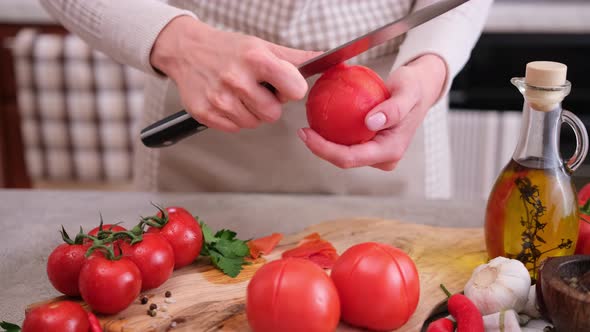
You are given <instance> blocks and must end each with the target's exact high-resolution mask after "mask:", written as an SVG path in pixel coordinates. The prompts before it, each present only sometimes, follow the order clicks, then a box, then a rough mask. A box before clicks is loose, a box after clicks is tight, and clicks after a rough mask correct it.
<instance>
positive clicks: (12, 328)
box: [0, 321, 20, 332]
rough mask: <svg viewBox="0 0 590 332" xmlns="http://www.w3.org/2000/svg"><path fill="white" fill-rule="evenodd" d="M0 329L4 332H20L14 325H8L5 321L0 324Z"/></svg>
mask: <svg viewBox="0 0 590 332" xmlns="http://www.w3.org/2000/svg"><path fill="white" fill-rule="evenodd" d="M0 328H2V329H3V331H6V332H20V327H19V326H18V325H16V324H12V323H8V322H5V321H2V322H0Z"/></svg>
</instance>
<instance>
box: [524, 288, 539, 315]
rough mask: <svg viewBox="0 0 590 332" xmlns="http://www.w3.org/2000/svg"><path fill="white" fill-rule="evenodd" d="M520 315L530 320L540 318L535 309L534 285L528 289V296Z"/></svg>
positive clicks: (535, 295) (537, 309) (535, 294)
mask: <svg viewBox="0 0 590 332" xmlns="http://www.w3.org/2000/svg"><path fill="white" fill-rule="evenodd" d="M522 313H523V314H525V315H527V316H529V317H532V318H540V317H541V313H540V312H539V308H537V291H536V286H535V285H532V286H531V287H530V289H529V296H528V297H527V302H526V304H525V306H524V308H523V309H522Z"/></svg>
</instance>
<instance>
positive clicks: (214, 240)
mask: <svg viewBox="0 0 590 332" xmlns="http://www.w3.org/2000/svg"><path fill="white" fill-rule="evenodd" d="M200 225H201V230H202V231H203V239H204V241H205V243H204V244H203V249H202V250H201V255H202V256H206V257H209V258H210V259H211V263H212V264H213V265H214V266H215V267H217V268H218V269H219V270H221V271H222V272H223V273H225V274H227V275H228V276H230V277H232V278H235V277H236V276H237V275H238V274H240V271H242V268H243V266H244V265H246V264H247V262H246V261H245V260H244V258H245V257H246V256H248V255H250V248H248V245H247V244H246V242H245V241H242V240H240V239H237V238H236V235H237V234H236V232H234V231H230V230H228V229H222V230H220V231H217V233H215V234H213V231H212V230H211V228H209V226H207V224H205V223H204V222H202V221H201V222H200Z"/></svg>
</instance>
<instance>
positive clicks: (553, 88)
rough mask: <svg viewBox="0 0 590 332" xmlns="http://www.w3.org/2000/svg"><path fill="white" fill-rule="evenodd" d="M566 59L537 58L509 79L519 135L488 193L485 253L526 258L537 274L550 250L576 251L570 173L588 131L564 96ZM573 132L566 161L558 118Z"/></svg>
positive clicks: (575, 213) (532, 272) (575, 214)
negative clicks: (518, 97)
mask: <svg viewBox="0 0 590 332" xmlns="http://www.w3.org/2000/svg"><path fill="white" fill-rule="evenodd" d="M566 72H567V67H566V66H565V65H564V64H561V63H556V62H547V61H535V62H530V63H528V64H527V67H526V74H525V77H524V78H520V77H517V78H513V79H512V80H511V82H512V84H513V85H515V86H516V87H517V88H518V90H519V91H520V92H521V93H522V94H523V96H524V106H523V115H522V120H523V121H522V126H521V131H520V138H519V141H518V144H517V146H516V149H515V151H514V154H513V156H512V160H511V161H510V162H509V163H508V164H507V165H506V166H505V167H504V169H503V170H502V172H501V174H500V175H499V177H498V179H497V180H496V183H495V184H494V187H493V189H492V191H491V193H490V196H489V198H488V203H487V207H486V216H485V239H486V248H487V252H488V256H489V258H490V259H491V258H494V257H497V256H504V257H508V258H513V259H518V260H520V261H521V262H523V263H524V264H525V266H526V267H527V269H528V270H529V272H530V275H531V278H532V279H533V280H536V278H537V272H538V269H539V266H540V265H541V264H542V262H543V260H544V259H545V258H547V257H550V256H562V255H570V254H573V253H574V249H575V244H576V240H577V238H578V214H579V210H578V204H577V195H576V189H575V187H574V184H573V182H572V179H571V175H572V173H573V171H575V170H576V168H577V167H578V166H579V165H580V164H581V163H582V162H583V160H584V158H585V157H586V154H587V151H588V134H587V132H586V129H585V127H584V125H583V123H582V122H581V121H580V120H579V119H578V117H576V116H575V115H574V114H573V113H571V112H569V111H566V110H563V109H562V107H561V102H562V100H563V99H564V98H565V97H566V96H567V95H568V94H569V92H570V89H571V84H570V82H568V81H567V80H566ZM563 122H565V123H567V124H568V125H570V126H571V127H572V129H573V131H574V133H575V136H576V151H575V153H574V155H573V157H572V158H570V159H569V160H568V161H567V162H564V161H563V160H562V158H561V155H560V151H559V135H560V128H561V125H562V123H563Z"/></svg>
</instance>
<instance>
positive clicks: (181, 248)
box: [147, 207, 203, 269]
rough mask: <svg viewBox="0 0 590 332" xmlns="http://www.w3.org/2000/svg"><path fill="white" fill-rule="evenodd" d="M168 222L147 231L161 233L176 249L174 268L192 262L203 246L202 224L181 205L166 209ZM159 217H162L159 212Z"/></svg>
mask: <svg viewBox="0 0 590 332" xmlns="http://www.w3.org/2000/svg"><path fill="white" fill-rule="evenodd" d="M165 210H166V215H167V219H168V221H167V223H166V225H165V226H164V227H162V228H157V227H150V228H148V230H147V233H159V234H160V235H162V236H163V237H164V238H165V239H166V240H167V241H168V242H170V244H171V245H172V249H173V250H174V268H175V269H179V268H181V267H183V266H186V265H189V264H190V263H192V262H193V261H194V260H195V259H196V258H197V257H199V254H200V252H201V247H202V246H203V232H202V231H201V226H199V223H198V222H197V220H196V219H195V217H193V216H192V215H191V214H190V213H189V212H188V211H187V210H185V209H183V208H181V207H168V208H166V209H165ZM158 217H160V218H163V219H166V217H162V214H161V213H159V214H158Z"/></svg>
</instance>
